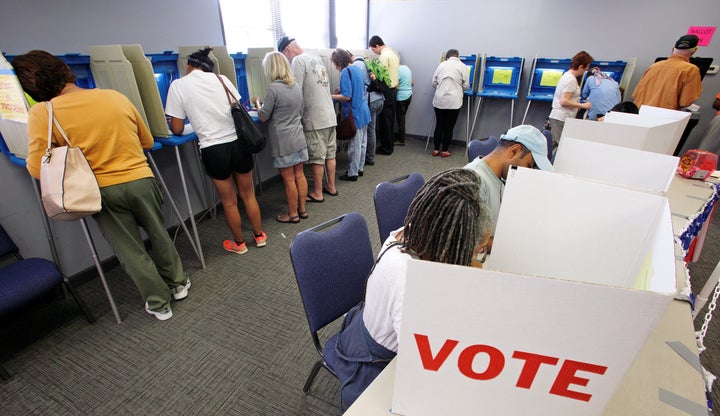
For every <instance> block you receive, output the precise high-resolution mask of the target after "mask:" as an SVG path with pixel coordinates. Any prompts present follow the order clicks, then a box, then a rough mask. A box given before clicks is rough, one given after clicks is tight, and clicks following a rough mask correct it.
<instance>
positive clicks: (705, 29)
mask: <svg viewBox="0 0 720 416" xmlns="http://www.w3.org/2000/svg"><path fill="white" fill-rule="evenodd" d="M687 34H688V35H697V37H699V38H700V42H698V46H708V45H709V44H710V40H712V37H713V35H714V34H715V26H690V28H689V29H688V32H687Z"/></svg>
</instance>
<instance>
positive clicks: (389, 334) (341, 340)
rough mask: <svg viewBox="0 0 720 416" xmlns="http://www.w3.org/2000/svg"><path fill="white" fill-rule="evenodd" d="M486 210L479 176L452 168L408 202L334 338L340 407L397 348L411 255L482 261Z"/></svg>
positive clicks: (461, 261) (487, 218)
mask: <svg viewBox="0 0 720 416" xmlns="http://www.w3.org/2000/svg"><path fill="white" fill-rule="evenodd" d="M490 215H491V214H490V210H489V208H488V207H487V205H486V204H485V202H483V201H482V200H481V199H480V177H478V176H477V175H476V174H475V173H473V172H472V171H469V170H466V169H451V170H447V171H444V172H441V173H438V174H437V175H435V176H433V177H432V178H430V179H429V180H428V181H427V183H425V185H423V187H422V188H420V190H419V191H418V193H417V195H416V196H415V198H414V199H413V201H412V203H411V204H410V208H409V209H408V214H407V216H406V218H405V223H404V226H403V227H402V228H400V229H398V230H396V231H394V232H392V233H390V236H389V237H388V239H387V240H386V241H385V243H384V244H383V247H382V249H381V250H380V255H379V256H378V259H377V261H376V263H375V266H374V267H373V270H372V271H371V273H370V276H369V277H368V281H367V288H366V291H365V299H364V301H363V302H361V303H360V304H359V305H357V306H356V307H354V308H353V309H351V310H350V312H348V314H347V315H346V318H345V321H344V322H343V325H342V328H341V330H340V333H339V334H338V338H337V346H336V352H337V354H338V363H337V365H336V368H335V371H336V374H337V376H338V379H339V380H340V384H341V387H340V396H341V400H342V405H343V407H348V406H350V405H351V404H352V403H353V402H354V401H355V399H357V397H358V396H359V395H360V394H361V393H362V392H363V390H365V388H366V387H367V386H368V385H369V384H370V383H371V382H372V381H373V380H374V379H375V377H377V375H378V374H379V373H380V372H381V371H382V370H383V368H385V366H386V365H387V363H388V362H390V360H392V358H393V357H394V356H395V354H396V353H397V350H398V337H399V336H400V326H401V324H402V316H401V312H402V305H403V297H404V291H405V272H406V270H407V262H408V260H409V259H412V258H414V259H420V260H426V261H432V262H439V263H447V264H458V265H463V266H470V265H475V266H481V264H480V263H478V262H477V261H474V259H476V258H477V257H478V255H479V254H480V253H482V252H484V247H485V244H486V243H487V240H488V236H489V231H490V222H491V220H490Z"/></svg>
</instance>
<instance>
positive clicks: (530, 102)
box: [520, 100, 532, 124]
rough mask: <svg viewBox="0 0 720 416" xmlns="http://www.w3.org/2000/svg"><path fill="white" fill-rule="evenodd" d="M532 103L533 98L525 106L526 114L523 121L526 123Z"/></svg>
mask: <svg viewBox="0 0 720 416" xmlns="http://www.w3.org/2000/svg"><path fill="white" fill-rule="evenodd" d="M530 104H532V100H528V103H527V106H526V107H525V114H524V115H523V119H522V123H520V124H525V119H526V118H527V115H528V111H530Z"/></svg>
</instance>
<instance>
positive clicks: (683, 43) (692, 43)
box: [675, 35, 700, 49]
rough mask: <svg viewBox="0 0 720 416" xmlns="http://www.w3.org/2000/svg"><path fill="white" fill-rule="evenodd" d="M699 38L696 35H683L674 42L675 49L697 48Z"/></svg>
mask: <svg viewBox="0 0 720 416" xmlns="http://www.w3.org/2000/svg"><path fill="white" fill-rule="evenodd" d="M698 42H700V38H699V37H697V35H683V36H680V39H678V40H677V42H675V49H693V48H695V47H697V45H698Z"/></svg>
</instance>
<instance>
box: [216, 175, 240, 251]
mask: <svg viewBox="0 0 720 416" xmlns="http://www.w3.org/2000/svg"><path fill="white" fill-rule="evenodd" d="M212 181H213V184H215V188H216V189H217V191H218V194H219V195H220V202H222V206H223V211H225V219H226V220H227V224H228V227H229V228H230V232H231V233H232V235H233V238H234V239H235V241H237V242H240V243H241V242H242V241H243V235H242V219H241V218H240V211H238V205H237V193H236V192H235V184H234V183H233V178H232V177H230V178H227V179H222V180H221V179H213V180H212Z"/></svg>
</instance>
